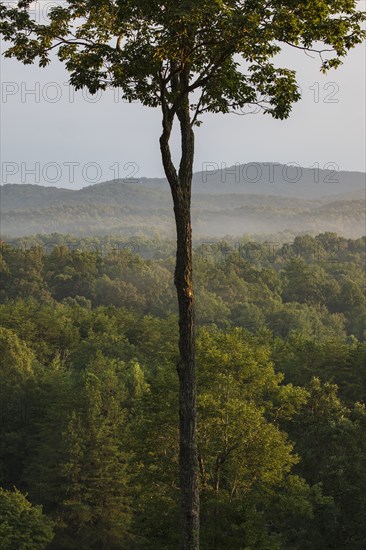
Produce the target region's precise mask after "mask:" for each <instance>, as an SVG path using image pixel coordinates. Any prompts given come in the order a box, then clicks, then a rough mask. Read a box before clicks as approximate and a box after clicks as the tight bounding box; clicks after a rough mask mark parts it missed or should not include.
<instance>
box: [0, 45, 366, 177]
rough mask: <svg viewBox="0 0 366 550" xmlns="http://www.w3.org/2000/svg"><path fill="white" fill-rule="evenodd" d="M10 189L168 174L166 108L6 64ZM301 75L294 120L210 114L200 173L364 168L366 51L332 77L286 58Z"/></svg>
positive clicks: (5, 148) (5, 168)
mask: <svg viewBox="0 0 366 550" xmlns="http://www.w3.org/2000/svg"><path fill="white" fill-rule="evenodd" d="M0 63H1V92H2V93H1V138H2V139H1V162H2V165H1V166H2V182H3V183H41V184H47V185H57V186H58V187H72V188H79V187H83V186H85V185H89V184H91V183H98V182H100V181H105V180H110V179H113V178H115V177H118V176H119V177H131V176H136V177H138V176H146V177H155V176H156V177H161V176H163V175H164V174H163V169H162V166H161V161H160V152H159V135H160V129H161V121H160V112H159V110H158V109H147V108H145V107H142V106H140V105H139V104H132V105H130V104H126V103H124V102H123V101H122V100H121V99H120V98H118V96H117V94H115V92H114V91H108V92H105V93H104V94H101V97H92V96H90V97H89V95H88V94H87V93H86V92H84V93H82V92H77V93H75V92H72V90H71V88H70V87H68V85H67V80H68V74H67V72H66V71H65V70H64V68H63V66H62V64H61V63H60V62H59V61H55V63H53V64H51V66H49V67H48V68H46V69H39V68H38V67H37V66H23V65H22V64H20V63H18V62H17V61H14V60H7V59H4V58H1V62H0ZM281 64H282V66H288V67H292V68H295V69H296V70H297V71H298V82H299V84H300V86H301V88H302V92H303V98H302V100H301V101H300V102H299V103H297V104H296V105H295V106H294V108H293V112H292V115H291V117H290V118H289V119H288V120H286V121H278V120H274V119H272V118H271V117H270V116H269V115H263V114H255V115H249V116H236V115H206V116H205V118H204V124H203V125H202V126H201V127H200V128H197V130H196V162H195V171H199V170H201V169H202V168H204V166H205V163H211V164H212V163H216V164H218V165H223V166H232V165H234V164H235V163H247V162H256V161H258V162H259V161H263V162H281V163H297V164H299V165H301V166H305V167H311V166H314V165H318V166H319V167H320V168H323V167H326V166H327V165H329V164H332V169H333V167H334V165H336V166H338V167H339V168H340V169H341V170H357V171H365V164H366V163H365V148H366V143H365V66H366V60H365V45H364V44H363V45H360V46H359V47H357V48H356V49H354V50H352V51H351V52H350V54H349V56H348V58H347V59H346V60H345V63H344V65H343V66H342V67H341V68H340V69H338V70H336V71H334V70H333V71H331V72H329V73H328V74H327V75H322V74H321V73H320V71H319V66H320V63H319V58H318V57H314V58H311V57H309V56H307V55H305V54H304V53H303V52H301V51H298V50H293V49H291V50H288V51H286V52H284V53H283V54H282V56H281Z"/></svg>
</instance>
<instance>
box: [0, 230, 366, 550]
mask: <svg viewBox="0 0 366 550" xmlns="http://www.w3.org/2000/svg"><path fill="white" fill-rule="evenodd" d="M365 245H366V239H365V238H359V239H356V240H352V239H346V238H343V237H340V236H338V235H336V234H335V233H322V234H319V235H317V236H316V237H314V236H310V235H300V236H297V237H296V238H295V239H294V241H293V242H292V243H291V244H284V243H282V244H278V243H277V245H276V246H275V245H274V243H273V242H263V241H262V242H260V241H256V242H252V241H251V240H250V239H249V238H247V239H246V238H242V239H240V240H236V241H235V240H234V239H229V238H228V239H227V240H225V241H218V240H217V241H210V242H209V243H208V242H206V243H205V242H198V243H196V247H195V252H194V266H195V271H194V278H195V286H196V294H197V324H198V329H197V333H198V334H197V354H198V357H197V366H198V415H199V416H198V419H199V420H198V450H199V467H200V477H199V479H200V494H201V545H202V548H203V549H206V550H215V549H220V550H223V549H225V550H325V549H328V550H342V549H347V550H348V549H349V550H363V549H364V547H365V540H366V521H365V518H366V438H365V428H366V411H365V406H364V403H365V400H366V343H365V336H366V331H365V327H366V323H365V321H366V298H365V282H366V277H365V269H364V268H365V259H366V258H365ZM174 246H175V245H174V243H173V242H169V241H164V240H159V239H156V240H154V241H152V240H150V241H148V240H147V238H145V237H140V238H137V239H134V241H133V242H132V241H131V240H128V241H123V239H122V238H120V239H118V238H113V237H100V238H98V237H95V238H89V239H88V238H85V239H77V238H74V237H72V236H70V235H68V236H63V235H59V234H54V235H50V236H38V237H29V238H23V239H14V240H13V241H12V242H11V243H3V244H2V247H1V259H0V277H1V280H0V283H1V284H0V287H1V291H0V318H1V327H0V357H1V390H0V391H1V395H0V398H1V399H0V401H1V411H0V415H1V428H0V432H1V433H0V486H1V489H0V513H1V515H2V517H3V518H4V517H5V518H6V521H3V522H2V523H1V525H0V541H1V542H0V548H6V549H8V548H10V547H12V548H13V547H14V549H15V548H16V549H17V550H18V549H19V550H24V549H27V550H28V549H34V550H42V549H50V550H72V549H75V550H76V549H81V550H101V549H110V550H124V549H129V550H130V549H131V550H137V549H141V550H142V549H146V550H155V549H156V550H163V549H166V550H168V549H172V548H177V547H178V535H179V530H178V529H177V525H178V523H179V480H178V475H179V472H178V418H177V416H178V406H177V384H178V382H177V376H176V370H175V365H176V361H177V338H178V328H177V306H176V299H175V291H174V286H173V271H174V261H175V259H174ZM11 545H13V546H11Z"/></svg>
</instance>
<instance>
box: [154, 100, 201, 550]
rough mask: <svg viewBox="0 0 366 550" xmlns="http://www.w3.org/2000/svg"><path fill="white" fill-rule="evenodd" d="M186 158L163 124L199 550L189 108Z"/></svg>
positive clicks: (189, 531) (185, 482)
mask: <svg viewBox="0 0 366 550" xmlns="http://www.w3.org/2000/svg"><path fill="white" fill-rule="evenodd" d="M177 115H178V119H179V122H180V127H181V140H182V159H181V163H180V168H179V174H177V172H176V170H175V167H174V165H173V163H172V160H171V154H170V148H169V139H170V134H171V129H172V120H171V121H167V120H165V123H163V127H164V132H163V135H162V136H161V138H160V147H161V152H162V158H163V164H164V169H165V173H166V175H167V178H168V181H169V184H170V188H171V191H172V197H173V203H174V214H175V223H176V231H177V256H176V266H175V275H174V283H175V287H176V290H177V296H178V306H179V362H178V365H177V371H178V377H179V470H180V471H179V473H180V491H181V536H180V550H199V492H198V456H197V441H196V439H197V438H196V431H197V420H196V361H195V303H194V294H193V284H192V227H191V186H192V172H193V157H194V134H193V130H192V127H191V121H190V116H189V109H188V108H182V110H180V111H179V112H178V113H177Z"/></svg>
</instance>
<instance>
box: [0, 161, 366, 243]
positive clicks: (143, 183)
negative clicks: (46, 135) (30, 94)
mask: <svg viewBox="0 0 366 550" xmlns="http://www.w3.org/2000/svg"><path fill="white" fill-rule="evenodd" d="M210 168H214V169H211V170H208V171H205V172H198V173H196V174H195V175H194V180H193V194H194V200H193V209H192V211H193V223H194V230H195V234H196V235H197V236H198V235H199V236H215V237H220V236H224V235H228V234H231V235H240V234H243V233H269V232H279V231H284V230H290V231H292V232H303V231H307V232H315V233H319V232H320V231H336V232H338V233H339V234H342V235H344V236H349V237H359V236H361V235H363V234H365V174H364V173H361V172H337V171H333V170H317V169H304V168H301V169H300V168H295V167H289V166H283V165H280V164H273V163H271V164H270V163H268V164H266V163H250V164H245V165H240V166H239V165H236V166H234V167H231V168H227V169H220V170H219V169H218V168H216V167H214V166H213V165H210ZM0 191H1V195H0V198H1V235H2V237H3V238H4V237H18V236H23V235H31V234H35V233H52V232H58V233H67V232H72V233H74V234H76V235H86V234H90V235H96V234H107V233H109V234H111V233H114V234H125V235H136V234H141V235H145V234H146V235H151V232H159V233H160V234H161V235H162V236H168V235H169V236H172V234H174V224H173V212H172V200H171V196H170V190H169V187H168V183H167V181H166V180H165V179H163V178H161V179H157V178H150V179H149V178H141V179H139V180H128V181H125V180H114V181H109V182H104V183H100V184H97V185H92V186H88V187H84V188H83V189H80V190H76V191H74V190H70V189H60V188H56V187H44V186H41V185H30V184H27V185H24V184H6V185H3V186H1V188H0Z"/></svg>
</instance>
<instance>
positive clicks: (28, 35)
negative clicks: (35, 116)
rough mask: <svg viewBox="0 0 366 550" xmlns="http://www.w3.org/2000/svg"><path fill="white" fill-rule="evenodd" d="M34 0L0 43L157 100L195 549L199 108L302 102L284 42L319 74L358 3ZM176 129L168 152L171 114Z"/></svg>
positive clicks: (15, 12)
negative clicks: (312, 55)
mask: <svg viewBox="0 0 366 550" xmlns="http://www.w3.org/2000/svg"><path fill="white" fill-rule="evenodd" d="M30 4H31V0H21V1H20V2H19V3H18V7H15V8H8V7H6V6H1V7H0V10H1V11H0V19H1V24H0V30H1V31H2V32H3V34H4V38H5V40H8V41H10V42H12V43H13V44H12V46H11V47H10V48H9V49H8V50H7V51H6V52H5V55H6V56H7V57H16V58H17V59H19V60H20V61H22V62H23V63H26V64H29V63H33V62H34V61H35V60H36V59H38V60H39V64H40V66H42V67H45V66H46V65H47V64H48V63H49V61H50V56H51V53H52V52H54V51H56V52H57V54H58V57H59V58H60V60H61V61H63V62H64V63H65V65H66V68H67V69H68V70H69V72H70V83H71V85H72V86H74V87H75V88H76V89H80V88H83V87H87V88H88V89H89V91H90V92H91V93H96V92H97V91H98V90H100V89H102V90H105V89H106V88H107V87H108V86H112V87H116V88H120V89H121V93H122V94H123V95H124V97H126V98H127V99H128V100H130V101H133V100H139V101H141V102H142V103H143V104H144V105H146V106H149V107H160V108H161V111H162V125H163V131H162V134H161V138H160V148H161V154H162V160H163V165H164V169H165V173H166V176H167V179H168V181H169V184H170V188H171V192H172V197H173V202H174V212H175V221H176V230H177V256H176V269H175V285H176V289H177V295H178V303H179V331H180V332H179V335H180V336H179V351H180V360H179V362H178V365H177V370H178V376H179V381H180V397H179V408H180V480H181V481H180V484H181V499H182V500H181V504H182V506H181V514H182V516H181V517H182V521H181V548H182V550H183V549H184V550H188V549H190V550H192V549H197V548H198V547H199V497H198V483H197V479H198V461H197V447H196V381H195V337H194V294H193V285H192V230H191V183H192V172H193V160H194V127H195V126H196V125H199V124H200V121H201V115H202V114H203V113H204V112H214V113H218V112H222V113H227V112H230V111H231V110H237V109H241V108H243V107H245V106H246V105H247V104H248V103H250V104H257V105H259V106H261V107H262V108H263V111H264V112H265V113H268V114H271V115H272V116H273V117H274V118H279V119H285V118H287V117H288V116H289V114H290V111H291V106H292V104H293V103H294V102H296V101H298V100H299V99H300V94H299V91H298V87H297V84H296V74H295V72H294V71H293V70H290V69H287V68H281V67H277V66H276V65H275V63H274V59H273V58H274V57H275V56H276V55H277V54H278V53H280V52H281V49H282V48H283V47H284V46H285V47H288V46H289V47H293V48H297V49H299V50H303V51H312V52H318V53H319V55H320V59H321V68H322V70H323V71H326V70H327V69H329V68H331V67H338V66H339V64H340V63H341V59H342V57H344V56H345V55H346V54H347V51H348V50H349V49H350V48H352V47H354V46H355V45H356V44H357V43H360V42H361V41H362V39H363V37H364V32H363V30H362V29H361V24H362V21H363V20H364V19H365V15H364V14H363V13H361V12H360V11H358V9H357V1H356V0H337V1H335V0H314V1H312V2H309V1H308V0H303V1H301V0H269V1H268V2H262V1H261V0H229V1H223V0H199V1H197V0H180V1H177V0H164V1H159V0H150V1H149V2H147V1H146V0H134V1H132V0H97V1H95V0H77V1H75V0H67V1H66V2H65V3H64V4H63V5H61V6H57V7H54V8H53V9H51V10H50V12H49V20H48V21H47V22H36V21H34V20H32V18H31V16H30V14H29V10H28V8H29V6H30ZM175 121H176V122H177V123H178V126H179V129H180V135H181V159H180V163H179V166H177V167H176V166H175V165H174V162H173V160H172V154H171V146H170V142H171V141H170V140H171V136H172V131H173V124H174V122H175Z"/></svg>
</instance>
